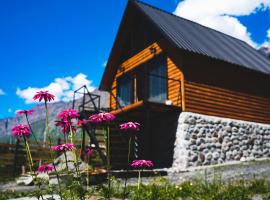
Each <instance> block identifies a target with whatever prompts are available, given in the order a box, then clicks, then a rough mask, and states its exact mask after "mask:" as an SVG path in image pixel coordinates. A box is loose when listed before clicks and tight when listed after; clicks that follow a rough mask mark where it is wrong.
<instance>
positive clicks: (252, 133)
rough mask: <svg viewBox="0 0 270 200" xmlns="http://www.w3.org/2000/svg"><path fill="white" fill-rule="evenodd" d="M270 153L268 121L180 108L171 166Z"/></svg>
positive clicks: (227, 160)
mask: <svg viewBox="0 0 270 200" xmlns="http://www.w3.org/2000/svg"><path fill="white" fill-rule="evenodd" d="M268 157H270V125H267V124H260V123H253V122H247V121H241V120H233V119H227V118H221V117H213V116H207V115H201V114H196V113H189V112H183V113H181V114H180V116H179V119H178V128H177V132H176V141H175V148H174V162H173V165H172V169H173V170H174V171H179V170H183V169H186V168H188V167H197V166H205V165H215V164H222V163H226V162H230V161H246V160H253V159H257V158H268Z"/></svg>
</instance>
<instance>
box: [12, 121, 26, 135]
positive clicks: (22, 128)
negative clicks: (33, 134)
mask: <svg viewBox="0 0 270 200" xmlns="http://www.w3.org/2000/svg"><path fill="white" fill-rule="evenodd" d="M12 134H13V136H14V137H22V136H23V135H24V136H26V137H29V136H30V127H29V126H28V125H24V124H18V125H16V126H14V127H13V128H12Z"/></svg>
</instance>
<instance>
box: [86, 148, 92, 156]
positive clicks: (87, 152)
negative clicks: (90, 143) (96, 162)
mask: <svg viewBox="0 0 270 200" xmlns="http://www.w3.org/2000/svg"><path fill="white" fill-rule="evenodd" d="M93 152H94V151H93V149H92V148H87V149H86V150H85V154H86V155H87V156H89V157H90V156H92V154H93Z"/></svg>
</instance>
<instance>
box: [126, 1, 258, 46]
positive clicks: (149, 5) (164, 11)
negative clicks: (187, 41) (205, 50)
mask: <svg viewBox="0 0 270 200" xmlns="http://www.w3.org/2000/svg"><path fill="white" fill-rule="evenodd" d="M130 1H131V2H134V3H139V4H143V5H145V6H148V7H150V8H153V9H155V10H158V11H160V12H163V13H165V14H168V15H171V16H173V17H175V18H178V19H181V20H185V21H188V22H191V23H193V24H196V25H199V26H201V27H203V28H206V29H209V30H211V31H215V32H217V33H221V34H223V35H226V36H227V37H230V38H232V39H234V40H238V41H241V42H243V43H245V44H247V45H249V46H251V45H250V44H248V43H247V42H245V41H243V40H241V39H239V38H236V37H233V36H231V35H229V34H227V33H223V32H221V31H219V30H216V29H213V28H210V27H208V26H205V25H202V24H200V23H198V22H195V21H192V20H190V19H187V18H184V17H180V16H178V15H175V14H173V13H170V12H168V11H166V10H163V9H161V8H158V7H155V6H153V5H151V4H148V3H145V2H143V1H142V0H130ZM251 47H252V46H251ZM252 48H253V49H255V48H254V47H252Z"/></svg>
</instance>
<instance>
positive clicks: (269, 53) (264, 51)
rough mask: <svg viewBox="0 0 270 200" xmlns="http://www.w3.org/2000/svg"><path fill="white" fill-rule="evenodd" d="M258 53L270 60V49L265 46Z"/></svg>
mask: <svg viewBox="0 0 270 200" xmlns="http://www.w3.org/2000/svg"><path fill="white" fill-rule="evenodd" d="M258 51H259V52H260V53H261V54H263V55H265V56H266V57H267V58H269V59H270V47H266V46H263V47H260V48H259V49H258Z"/></svg>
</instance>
